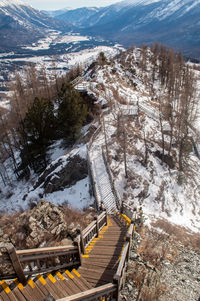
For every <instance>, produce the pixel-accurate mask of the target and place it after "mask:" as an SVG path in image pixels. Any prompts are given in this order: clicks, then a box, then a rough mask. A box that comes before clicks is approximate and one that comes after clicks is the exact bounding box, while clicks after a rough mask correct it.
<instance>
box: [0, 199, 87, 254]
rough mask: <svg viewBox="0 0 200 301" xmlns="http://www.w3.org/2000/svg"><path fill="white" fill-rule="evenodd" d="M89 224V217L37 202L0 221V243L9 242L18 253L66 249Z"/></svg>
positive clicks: (44, 202) (64, 208)
mask: <svg viewBox="0 0 200 301" xmlns="http://www.w3.org/2000/svg"><path fill="white" fill-rule="evenodd" d="M73 216H74V219H73ZM91 220H92V214H91V213H80V212H73V211H72V210H70V209H68V208H67V207H64V206H59V207H57V206H54V205H52V204H51V203H49V202H46V201H41V202H39V203H38V204H37V206H35V207H34V208H32V209H31V210H29V211H27V212H24V213H21V214H15V215H13V216H7V217H6V216H5V217H3V218H2V220H1V223H0V243H1V245H5V244H6V243H10V242H11V243H12V244H13V245H14V246H15V247H16V248H18V249H26V248H36V247H41V246H43V247H44V246H47V245H48V246H53V245H56V244H59V245H60V244H61V245H66V244H68V245H69V244H72V240H73V239H74V238H75V237H76V236H77V233H78V231H77V229H78V228H80V226H83V227H85V223H86V224H87V223H89V222H90V221H91ZM83 222H84V225H83Z"/></svg>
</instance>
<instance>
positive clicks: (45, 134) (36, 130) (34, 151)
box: [19, 97, 55, 172]
mask: <svg viewBox="0 0 200 301" xmlns="http://www.w3.org/2000/svg"><path fill="white" fill-rule="evenodd" d="M19 131H20V135H21V144H22V149H21V159H22V164H21V168H23V169H24V168H26V167H27V166H29V167H32V168H33V169H34V171H35V172H40V171H42V170H43V169H44V168H45V167H46V166H47V163H48V159H47V155H46V151H47V147H48V146H49V144H50V141H51V140H53V139H54V133H55V117H54V106H53V104H52V103H51V102H50V101H49V100H46V99H44V98H41V99H40V98H38V97H36V98H35V100H34V102H33V104H32V106H31V107H30V108H29V109H28V112H27V113H26V115H25V118H24V119H23V120H22V121H21V122H20V127H19Z"/></svg>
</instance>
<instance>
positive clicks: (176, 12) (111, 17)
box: [56, 0, 200, 58]
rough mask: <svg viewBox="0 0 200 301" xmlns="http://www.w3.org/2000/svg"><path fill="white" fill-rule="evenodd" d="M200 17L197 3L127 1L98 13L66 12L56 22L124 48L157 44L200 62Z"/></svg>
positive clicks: (85, 10)
mask: <svg viewBox="0 0 200 301" xmlns="http://www.w3.org/2000/svg"><path fill="white" fill-rule="evenodd" d="M82 16H83V17H82ZM199 16H200V1H199V0H154V1H150V0H126V1H122V2H118V3H116V4H113V5H110V6H107V7H103V8H98V9H96V8H95V9H94V8H92V9H91V8H85V7H84V8H81V9H75V10H67V11H65V12H64V13H63V12H62V13H61V14H59V15H57V16H56V18H57V19H59V20H64V21H69V22H70V23H72V24H73V25H76V26H79V27H81V29H80V31H81V33H84V34H88V35H95V36H99V37H102V38H104V39H109V40H112V41H116V42H119V43H121V44H123V45H124V46H126V47H129V46H130V45H132V44H134V45H141V44H144V43H147V44H149V43H151V42H155V41H159V42H161V43H164V44H166V45H167V46H169V47H171V46H173V47H174V48H175V49H176V50H182V51H183V53H184V54H185V55H188V56H193V57H196V58H200V50H199V49H200V47H199V46H200V35H199V30H200V19H199Z"/></svg>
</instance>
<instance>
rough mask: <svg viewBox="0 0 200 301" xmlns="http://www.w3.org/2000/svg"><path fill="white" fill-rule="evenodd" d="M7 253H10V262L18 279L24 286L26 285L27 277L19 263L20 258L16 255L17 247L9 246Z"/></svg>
mask: <svg viewBox="0 0 200 301" xmlns="http://www.w3.org/2000/svg"><path fill="white" fill-rule="evenodd" d="M7 252H8V255H9V257H10V260H11V262H12V266H13V269H14V271H15V273H16V274H17V278H18V280H19V282H21V283H22V284H25V283H26V277H25V275H24V271H23V268H22V266H21V263H20V261H19V258H18V256H17V254H16V250H15V247H14V246H13V245H12V244H9V245H8V246H7Z"/></svg>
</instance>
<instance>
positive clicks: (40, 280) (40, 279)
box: [36, 275, 58, 299]
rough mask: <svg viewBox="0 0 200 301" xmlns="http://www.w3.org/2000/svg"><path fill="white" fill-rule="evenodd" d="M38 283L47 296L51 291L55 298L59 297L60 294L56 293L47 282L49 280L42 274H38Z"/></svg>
mask: <svg viewBox="0 0 200 301" xmlns="http://www.w3.org/2000/svg"><path fill="white" fill-rule="evenodd" d="M36 283H37V286H39V288H40V290H41V291H42V293H43V294H44V295H45V296H47V295H48V294H49V293H50V294H51V295H52V296H53V297H54V298H55V299H56V297H57V298H58V296H57V295H56V294H55V293H54V291H53V289H52V288H51V286H50V285H49V284H48V283H47V281H46V280H45V279H44V278H43V277H42V276H41V275H38V276H37V280H36Z"/></svg>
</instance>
